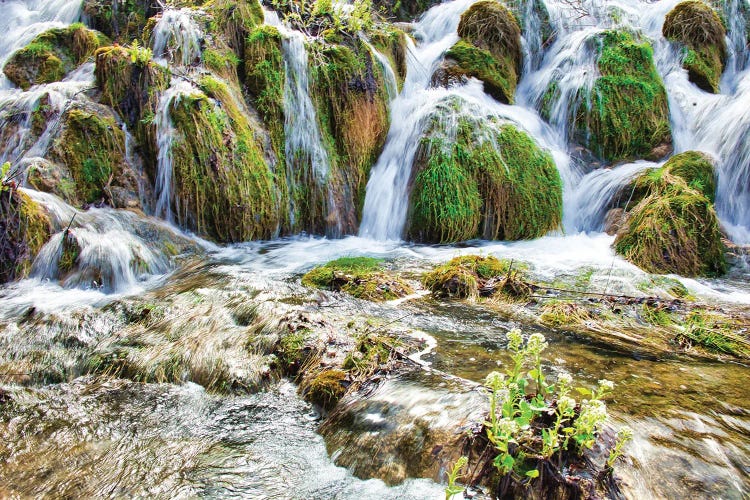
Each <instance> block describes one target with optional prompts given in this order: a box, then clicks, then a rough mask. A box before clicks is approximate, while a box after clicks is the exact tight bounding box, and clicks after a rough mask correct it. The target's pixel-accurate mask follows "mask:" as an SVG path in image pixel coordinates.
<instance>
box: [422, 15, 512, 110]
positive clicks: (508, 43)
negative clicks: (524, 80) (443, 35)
mask: <svg viewBox="0 0 750 500" xmlns="http://www.w3.org/2000/svg"><path fill="white" fill-rule="evenodd" d="M458 35H459V36H460V37H461V40H459V42H458V43H456V44H455V45H454V46H453V47H452V48H451V49H450V50H448V52H446V54H445V57H446V59H445V62H444V64H443V65H442V67H441V69H440V72H439V73H438V76H437V81H440V80H441V76H440V75H441V74H443V75H448V76H449V81H453V80H455V79H456V78H457V77H458V76H464V77H474V78H478V79H479V80H482V81H483V82H484V89H485V91H486V92H487V93H488V94H490V95H491V96H493V97H494V98H495V99H497V100H499V101H501V102H504V103H513V100H514V95H515V92H516V85H517V84H518V78H519V76H520V74H521V68H522V63H523V55H522V53H521V28H520V27H519V25H518V21H517V20H516V18H515V16H514V15H513V13H512V12H511V11H510V10H509V9H508V8H506V7H505V6H503V5H502V4H501V3H499V2H496V1H494V0H482V1H480V2H477V3H475V4H474V5H472V6H471V7H470V8H469V9H468V10H467V11H466V12H464V14H463V15H462V16H461V21H460V23H459V25H458ZM435 81H436V80H435V79H433V82H435Z"/></svg>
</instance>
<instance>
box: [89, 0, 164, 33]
mask: <svg viewBox="0 0 750 500" xmlns="http://www.w3.org/2000/svg"><path fill="white" fill-rule="evenodd" d="M159 11H160V8H159V4H158V3H157V2H153V1H152V0H85V1H84V3H83V14H84V17H85V19H86V23H87V24H88V25H89V26H90V27H92V28H93V29H96V30H99V31H101V32H102V33H104V34H106V35H107V36H109V37H110V38H112V39H113V40H117V41H120V42H130V41H131V40H133V39H135V38H139V37H140V35H141V33H142V32H143V30H144V28H145V26H146V22H147V21H148V19H149V18H151V17H153V16H155V15H156V14H157V13H158V12H159Z"/></svg>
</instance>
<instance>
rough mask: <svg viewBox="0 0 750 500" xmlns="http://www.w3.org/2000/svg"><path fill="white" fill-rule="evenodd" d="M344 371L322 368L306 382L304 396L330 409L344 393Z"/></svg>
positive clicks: (325, 408)
mask: <svg viewBox="0 0 750 500" xmlns="http://www.w3.org/2000/svg"><path fill="white" fill-rule="evenodd" d="M345 382H346V373H345V372H343V371H342V370H336V369H331V370H323V371H322V372H320V373H319V374H318V375H317V376H316V377H315V378H313V379H312V380H311V381H310V382H309V383H308V384H307V390H306V392H305V398H306V399H307V400H309V401H310V402H312V403H314V404H316V405H318V406H320V407H321V408H323V409H324V410H331V409H332V408H333V407H334V406H336V403H338V402H339V399H341V397H342V396H343V395H344V394H345V393H346V385H344V384H345Z"/></svg>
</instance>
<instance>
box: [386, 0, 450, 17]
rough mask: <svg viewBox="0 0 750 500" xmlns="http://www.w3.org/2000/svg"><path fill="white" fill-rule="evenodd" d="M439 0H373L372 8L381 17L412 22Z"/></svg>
mask: <svg viewBox="0 0 750 500" xmlns="http://www.w3.org/2000/svg"><path fill="white" fill-rule="evenodd" d="M439 3H440V0H373V2H372V4H373V6H374V7H375V8H376V9H377V10H378V12H380V13H381V14H382V15H385V16H387V17H389V18H392V19H394V20H396V21H413V20H415V19H417V18H418V17H419V16H421V15H422V14H423V13H424V12H426V11H427V10H429V9H430V7H432V6H434V5H437V4H439Z"/></svg>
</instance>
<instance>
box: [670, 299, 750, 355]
mask: <svg viewBox="0 0 750 500" xmlns="http://www.w3.org/2000/svg"><path fill="white" fill-rule="evenodd" d="M684 327H685V329H684V331H683V332H682V333H681V334H680V335H679V336H678V340H679V341H681V342H683V343H685V344H687V345H688V346H693V345H696V346H700V347H704V348H706V349H709V350H711V351H716V352H721V353H725V354H730V355H733V356H738V357H745V358H746V357H749V356H750V347H749V346H748V342H747V340H746V339H744V338H743V337H742V336H741V334H740V333H739V332H740V331H741V327H740V326H739V325H737V324H735V323H734V322H733V321H731V319H730V318H728V317H726V316H723V315H720V314H717V313H712V312H710V311H702V310H694V311H692V312H690V314H688V315H687V317H686V318H685V322H684Z"/></svg>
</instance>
